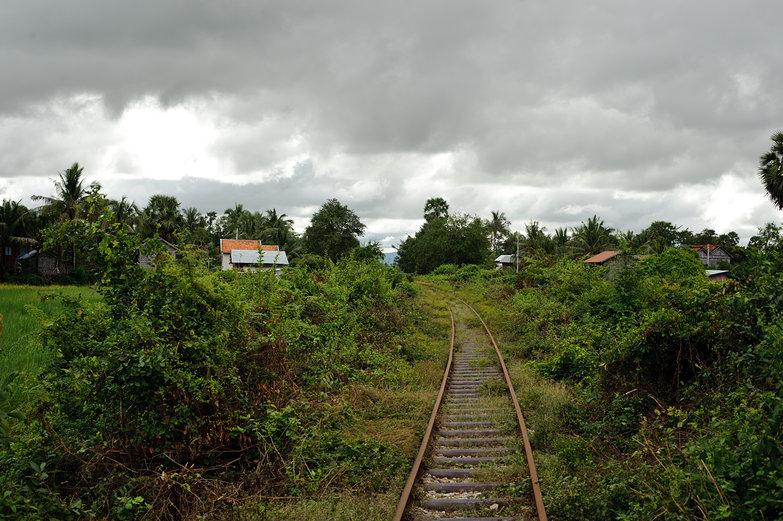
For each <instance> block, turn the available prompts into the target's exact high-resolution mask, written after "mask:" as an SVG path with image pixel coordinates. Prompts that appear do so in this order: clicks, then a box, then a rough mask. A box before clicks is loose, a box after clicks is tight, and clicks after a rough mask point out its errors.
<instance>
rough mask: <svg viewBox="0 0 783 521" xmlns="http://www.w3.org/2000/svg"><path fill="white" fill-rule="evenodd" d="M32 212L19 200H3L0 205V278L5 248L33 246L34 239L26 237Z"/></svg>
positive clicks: (3, 272)
mask: <svg viewBox="0 0 783 521" xmlns="http://www.w3.org/2000/svg"><path fill="white" fill-rule="evenodd" d="M31 222H32V214H31V213H30V211H29V210H28V209H27V208H26V207H25V206H24V205H22V204H20V203H19V201H11V200H8V199H4V200H3V204H2V205H0V280H5V271H6V268H7V266H6V258H5V248H6V246H12V245H28V246H34V245H35V240H34V239H31V238H29V237H26V235H27V234H28V233H30V232H31V231H32V230H31V229H30V225H31Z"/></svg>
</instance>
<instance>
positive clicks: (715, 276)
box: [704, 270, 729, 282]
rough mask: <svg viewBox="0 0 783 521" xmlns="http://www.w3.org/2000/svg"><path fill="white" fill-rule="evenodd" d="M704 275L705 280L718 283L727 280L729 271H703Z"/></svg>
mask: <svg viewBox="0 0 783 521" xmlns="http://www.w3.org/2000/svg"><path fill="white" fill-rule="evenodd" d="M704 274H705V275H707V278H708V279H710V280H712V281H715V282H719V281H722V280H729V270H704Z"/></svg>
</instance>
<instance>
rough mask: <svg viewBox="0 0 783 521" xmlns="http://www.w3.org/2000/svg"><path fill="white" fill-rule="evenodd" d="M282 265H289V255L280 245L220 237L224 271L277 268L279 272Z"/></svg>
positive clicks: (221, 263)
mask: <svg viewBox="0 0 783 521" xmlns="http://www.w3.org/2000/svg"><path fill="white" fill-rule="evenodd" d="M282 266H288V256H287V255H286V253H285V252H284V251H280V247H278V246H277V245H272V244H261V241H256V240H253V239H220V267H221V268H222V269H223V271H227V270H231V269H234V270H242V271H256V270H257V269H271V268H275V271H277V272H278V273H279V272H280V269H281V267H282Z"/></svg>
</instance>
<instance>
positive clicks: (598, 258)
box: [584, 250, 620, 266]
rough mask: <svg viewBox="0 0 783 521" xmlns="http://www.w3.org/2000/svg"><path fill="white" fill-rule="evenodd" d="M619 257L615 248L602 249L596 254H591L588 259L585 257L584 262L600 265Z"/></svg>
mask: <svg viewBox="0 0 783 521" xmlns="http://www.w3.org/2000/svg"><path fill="white" fill-rule="evenodd" d="M619 258H620V252H619V251H617V250H606V251H602V252H601V253H599V254H597V255H593V256H592V257H590V258H589V259H585V261H584V262H585V264H588V265H591V266H601V265H603V264H606V263H607V262H612V261H615V260H618V259H619Z"/></svg>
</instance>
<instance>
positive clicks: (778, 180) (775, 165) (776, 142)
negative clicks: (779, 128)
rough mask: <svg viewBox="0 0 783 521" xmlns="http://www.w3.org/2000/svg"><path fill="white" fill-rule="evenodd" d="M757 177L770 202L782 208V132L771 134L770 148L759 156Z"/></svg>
mask: <svg viewBox="0 0 783 521" xmlns="http://www.w3.org/2000/svg"><path fill="white" fill-rule="evenodd" d="M759 177H761V182H762V183H763V184H764V188H765V189H766V190H767V193H768V194H769V197H770V199H772V202H773V203H775V206H777V207H778V210H783V132H777V133H775V134H774V135H773V136H772V148H770V150H769V152H767V153H766V154H764V155H763V156H761V160H760V161H759Z"/></svg>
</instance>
